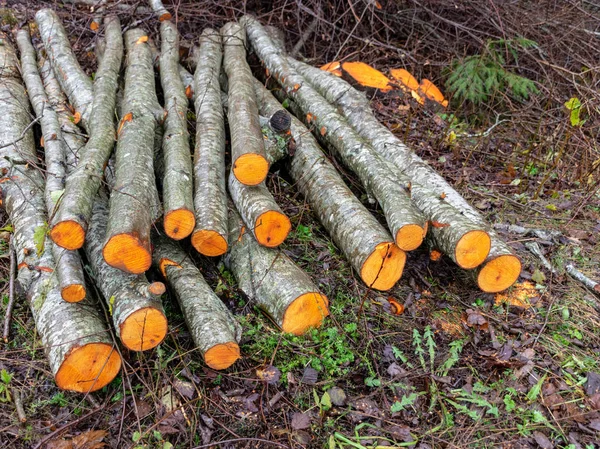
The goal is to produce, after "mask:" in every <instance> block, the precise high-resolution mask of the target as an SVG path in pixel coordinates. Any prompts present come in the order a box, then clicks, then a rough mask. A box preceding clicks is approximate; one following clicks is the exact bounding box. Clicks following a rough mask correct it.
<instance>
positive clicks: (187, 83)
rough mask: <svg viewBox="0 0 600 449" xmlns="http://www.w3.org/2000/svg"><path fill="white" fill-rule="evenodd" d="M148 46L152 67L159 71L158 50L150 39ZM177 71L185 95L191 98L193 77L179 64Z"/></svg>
mask: <svg viewBox="0 0 600 449" xmlns="http://www.w3.org/2000/svg"><path fill="white" fill-rule="evenodd" d="M148 46H149V47H150V51H151V52H152V61H154V67H155V68H156V69H157V70H160V51H159V50H158V48H157V47H156V44H155V43H154V41H153V40H152V39H148ZM177 71H178V73H179V78H181V82H182V83H183V87H184V88H185V95H186V96H187V97H188V98H192V97H193V93H194V92H193V89H194V75H192V74H191V73H190V72H189V71H188V70H187V69H186V68H185V67H184V66H182V65H181V64H179V66H178V67H177Z"/></svg>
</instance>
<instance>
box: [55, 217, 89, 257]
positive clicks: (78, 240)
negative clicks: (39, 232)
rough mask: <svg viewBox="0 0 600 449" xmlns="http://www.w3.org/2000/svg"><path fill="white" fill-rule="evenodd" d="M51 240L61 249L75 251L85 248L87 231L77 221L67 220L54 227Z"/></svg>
mask: <svg viewBox="0 0 600 449" xmlns="http://www.w3.org/2000/svg"><path fill="white" fill-rule="evenodd" d="M50 238H51V239H52V241H53V242H54V243H56V244H57V245H58V246H60V247H61V248H65V249H68V250H71V251H75V250H76V249H79V248H81V247H82V246H83V242H84V241H85V230H84V229H83V227H82V226H81V225H80V224H79V223H77V222H76V221H73V220H65V221H61V222H59V223H57V224H55V225H54V226H53V227H52V229H51V230H50Z"/></svg>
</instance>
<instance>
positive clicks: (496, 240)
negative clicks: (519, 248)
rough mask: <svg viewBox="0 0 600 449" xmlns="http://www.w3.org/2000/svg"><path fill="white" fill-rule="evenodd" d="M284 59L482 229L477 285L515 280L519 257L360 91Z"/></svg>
mask: <svg viewBox="0 0 600 449" xmlns="http://www.w3.org/2000/svg"><path fill="white" fill-rule="evenodd" d="M288 61H289V62H290V63H291V64H292V65H293V66H294V67H296V68H297V70H298V71H299V72H300V74H302V75H303V76H304V78H305V79H306V80H307V81H308V82H309V83H310V84H311V85H313V86H314V87H315V89H317V90H318V91H319V93H321V94H322V95H323V96H324V97H325V98H326V99H327V100H328V101H330V102H332V103H333V104H334V105H335V106H337V107H338V108H339V110H340V111H341V112H342V114H344V117H346V118H347V119H348V121H349V123H350V124H351V125H352V126H353V127H354V128H355V129H356V130H357V131H358V132H359V133H360V135H361V136H362V137H363V138H365V139H367V140H368V141H369V142H370V143H371V144H372V145H373V148H375V150H377V152H378V153H379V154H380V155H381V156H382V157H384V158H385V159H386V160H388V161H390V162H392V163H393V164H394V165H396V166H397V167H398V168H399V169H401V170H402V172H403V173H404V174H405V175H407V176H408V177H409V178H411V179H412V180H414V181H415V182H417V183H419V184H422V185H426V186H428V188H429V189H430V190H432V191H434V192H435V193H436V194H437V195H441V194H442V193H443V194H444V195H445V201H446V202H447V203H448V204H450V205H451V206H452V207H454V208H455V209H457V210H458V211H460V213H461V214H462V215H463V216H464V217H465V218H467V219H468V220H470V221H472V222H473V223H475V224H476V225H477V226H480V227H482V228H483V229H485V230H486V232H487V233H488V234H489V236H490V239H491V249H490V253H489V255H488V257H487V259H486V260H485V263H484V264H483V265H482V266H481V267H479V269H478V270H477V283H478V285H479V288H481V289H482V290H484V291H486V292H490V293H493V292H498V291H502V290H505V289H507V288H508V287H510V286H511V285H512V284H514V283H515V282H516V280H517V279H518V277H519V275H520V273H521V261H520V260H519V258H518V257H517V256H516V255H515V254H514V253H513V252H512V251H511V249H510V247H509V246H508V245H507V244H506V243H504V242H503V241H502V239H501V238H500V236H498V234H497V233H496V232H495V231H494V230H492V229H491V228H490V227H489V225H488V224H487V223H486V221H485V220H484V218H483V217H482V216H481V214H480V213H479V212H478V211H477V210H476V209H475V208H474V207H473V206H471V205H470V204H469V203H468V202H467V200H465V199H464V198H463V197H462V195H460V194H459V193H458V192H457V191H456V190H455V189H454V188H452V186H450V184H449V183H448V182H447V181H446V180H445V179H444V178H443V177H442V176H440V175H439V174H438V173H437V172H436V171H435V170H434V169H432V168H431V167H430V166H429V165H428V164H427V163H426V162H425V161H424V160H423V159H421V158H420V157H419V156H417V155H416V154H415V153H414V152H413V151H412V150H411V149H410V148H408V147H407V146H406V145H405V144H404V143H402V142H401V141H400V140H399V139H398V138H397V137H396V136H395V135H394V134H393V133H392V132H391V131H390V130H389V129H388V128H387V127H386V126H384V125H383V124H381V123H380V122H379V121H378V120H377V119H376V118H375V116H374V115H373V112H372V110H371V107H370V105H369V102H368V101H367V99H366V98H365V96H364V95H363V94H362V93H360V92H358V91H357V90H356V89H354V88H353V87H352V86H351V85H350V84H348V83H347V82H346V81H344V80H343V79H341V78H338V77H336V76H334V75H332V74H330V73H328V72H325V71H322V70H319V69H317V68H315V67H311V66H309V65H307V64H304V63H301V62H299V61H295V60H293V59H291V58H288Z"/></svg>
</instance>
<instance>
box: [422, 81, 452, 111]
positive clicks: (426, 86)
mask: <svg viewBox="0 0 600 449" xmlns="http://www.w3.org/2000/svg"><path fill="white" fill-rule="evenodd" d="M419 90H420V91H421V92H422V93H423V95H425V96H426V97H427V98H429V99H430V100H433V101H436V102H438V103H439V104H441V105H443V103H444V101H445V99H444V94H442V92H441V91H440V90H439V89H438V88H437V86H436V85H435V84H433V83H432V82H431V81H429V80H428V79H422V80H421V84H420V85H419ZM446 104H448V103H446Z"/></svg>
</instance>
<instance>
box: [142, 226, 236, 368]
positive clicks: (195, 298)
mask: <svg viewBox="0 0 600 449" xmlns="http://www.w3.org/2000/svg"><path fill="white" fill-rule="evenodd" d="M153 242H154V245H155V252H154V255H153V260H154V265H155V266H156V268H158V269H160V271H161V273H162V274H163V276H164V277H165V279H166V280H167V281H168V283H169V285H170V286H171V287H172V288H173V290H174V291H175V296H176V297H177V301H178V303H179V306H180V308H181V311H182V313H183V316H184V318H185V322H186V324H187V327H188V329H189V331H190V334H191V335H192V339H193V340H194V343H195V345H196V347H197V348H198V349H199V350H200V352H201V353H202V356H203V357H204V361H205V363H206V364H207V365H208V366H210V367H211V368H213V369H225V368H228V367H229V366H231V365H232V364H233V363H234V362H235V361H236V360H237V359H239V358H240V348H239V346H238V342H239V340H240V337H241V328H240V325H239V324H238V323H237V321H236V320H235V318H234V317H233V315H232V314H231V312H230V311H229V309H227V307H226V306H225V304H223V301H221V300H220V299H219V297H218V296H217V295H215V293H214V292H213V291H212V290H211V288H210V287H209V286H208V284H207V283H206V281H205V280H204V277H202V274H201V273H200V271H199V270H198V268H196V266H195V265H194V262H193V261H192V260H190V258H189V256H187V255H186V254H185V252H183V250H182V249H181V247H180V246H179V245H177V244H176V243H174V242H171V241H169V240H168V239H166V238H165V237H158V236H157V237H156V238H154V239H153Z"/></svg>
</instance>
